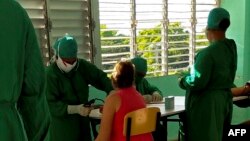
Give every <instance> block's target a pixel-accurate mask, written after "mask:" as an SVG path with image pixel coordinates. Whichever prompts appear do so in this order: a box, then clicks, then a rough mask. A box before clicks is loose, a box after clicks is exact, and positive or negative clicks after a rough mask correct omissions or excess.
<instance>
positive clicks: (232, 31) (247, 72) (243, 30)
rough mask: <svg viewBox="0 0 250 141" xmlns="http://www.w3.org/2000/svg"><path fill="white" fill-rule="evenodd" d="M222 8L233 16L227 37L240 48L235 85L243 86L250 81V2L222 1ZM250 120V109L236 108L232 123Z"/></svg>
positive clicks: (237, 0) (247, 0) (243, 0)
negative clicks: (248, 14)
mask: <svg viewBox="0 0 250 141" xmlns="http://www.w3.org/2000/svg"><path fill="white" fill-rule="evenodd" d="M221 7H223V8H225V9H227V10H228V11H229V13H230V15H231V26H230V28H229V29H228V31H227V37H228V38H232V39H234V40H235V41H236V44H237V47H238V50H237V51H238V69H237V76H236V79H235V84H236V85H238V86H241V85H243V84H244V83H245V82H246V81H248V80H250V64H249V60H250V26H249V25H250V17H249V16H247V13H250V1H249V0H222V2H221ZM246 119H250V108H239V107H237V106H234V109H233V120H232V123H233V124H236V123H239V122H241V121H244V120H246Z"/></svg>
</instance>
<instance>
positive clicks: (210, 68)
mask: <svg viewBox="0 0 250 141" xmlns="http://www.w3.org/2000/svg"><path fill="white" fill-rule="evenodd" d="M229 25H230V15H229V12H228V11H227V10H225V9H223V8H215V9H212V10H211V11H210V13H209V16H208V21H207V28H206V34H207V38H208V40H209V41H210V45H209V46H208V47H207V48H205V49H203V50H201V51H199V52H198V54H197V55H196V57H195V62H194V65H193V66H192V67H191V70H190V74H189V75H187V76H185V77H183V78H182V79H181V80H180V86H181V87H182V88H184V89H186V116H187V126H186V127H187V128H186V134H187V139H188V141H222V138H223V130H224V129H225V127H227V126H228V125H229V124H230V122H231V116H232V93H231V90H230V89H231V88H232V87H233V86H234V85H233V82H234V77H235V73H236V68H237V52H236V44H235V42H234V40H232V39H228V38H226V35H225V32H226V30H227V28H228V27H229Z"/></svg>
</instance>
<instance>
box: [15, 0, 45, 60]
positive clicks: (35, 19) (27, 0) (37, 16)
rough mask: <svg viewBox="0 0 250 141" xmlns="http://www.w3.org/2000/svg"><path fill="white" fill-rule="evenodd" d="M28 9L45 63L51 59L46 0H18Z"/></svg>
mask: <svg viewBox="0 0 250 141" xmlns="http://www.w3.org/2000/svg"><path fill="white" fill-rule="evenodd" d="M17 1H18V2H19V3H20V4H21V5H22V6H23V7H24V9H26V11H27V13H28V15H29V17H30V19H31V20H32V23H33V25H34V28H35V31H36V34H37V38H38V42H39V44H40V48H41V53H42V57H43V60H44V64H47V63H48V61H49V44H48V28H47V12H46V2H45V1H44V0H17Z"/></svg>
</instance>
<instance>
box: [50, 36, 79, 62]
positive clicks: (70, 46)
mask: <svg viewBox="0 0 250 141" xmlns="http://www.w3.org/2000/svg"><path fill="white" fill-rule="evenodd" d="M53 48H54V50H55V52H56V55H58V56H59V57H61V58H76V57H77V43H76V40H75V39H74V37H72V36H70V35H65V36H63V37H62V38H60V39H58V40H57V41H56V42H55V44H54V46H53Z"/></svg>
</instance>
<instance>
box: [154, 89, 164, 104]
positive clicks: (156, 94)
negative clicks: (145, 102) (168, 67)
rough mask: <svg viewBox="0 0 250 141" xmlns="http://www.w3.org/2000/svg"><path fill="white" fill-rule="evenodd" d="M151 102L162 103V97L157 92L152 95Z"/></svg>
mask: <svg viewBox="0 0 250 141" xmlns="http://www.w3.org/2000/svg"><path fill="white" fill-rule="evenodd" d="M152 101H153V102H157V101H162V96H161V95H160V94H159V93H158V92H156V91H155V92H154V93H153V94H152Z"/></svg>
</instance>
